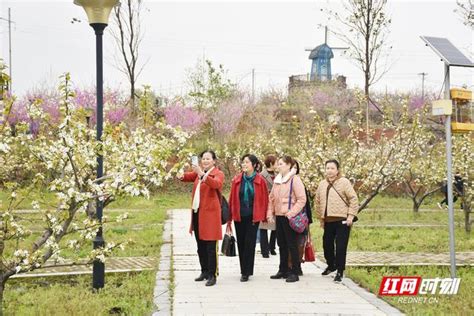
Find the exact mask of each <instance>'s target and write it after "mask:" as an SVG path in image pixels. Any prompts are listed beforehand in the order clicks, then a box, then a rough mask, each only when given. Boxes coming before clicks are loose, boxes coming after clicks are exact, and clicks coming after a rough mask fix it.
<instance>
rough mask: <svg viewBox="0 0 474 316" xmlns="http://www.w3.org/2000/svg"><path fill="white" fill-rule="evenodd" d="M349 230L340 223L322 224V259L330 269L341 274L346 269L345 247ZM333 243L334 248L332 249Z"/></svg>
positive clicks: (347, 242)
mask: <svg viewBox="0 0 474 316" xmlns="http://www.w3.org/2000/svg"><path fill="white" fill-rule="evenodd" d="M350 232H351V228H350V227H349V226H347V225H346V224H343V223H342V221H337V222H331V223H324V234H323V249H324V259H326V263H327V264H328V266H329V267H330V268H331V269H334V268H335V269H337V271H338V272H343V271H344V270H345V269H346V255H347V245H348V244H349V234H350ZM334 243H335V244H336V247H335V248H334Z"/></svg>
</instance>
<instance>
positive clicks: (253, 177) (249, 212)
mask: <svg viewBox="0 0 474 316" xmlns="http://www.w3.org/2000/svg"><path fill="white" fill-rule="evenodd" d="M241 164H242V172H241V173H239V174H238V175H236V176H235V177H234V179H233V180H232V187H231V189H230V197H229V209H230V212H231V214H232V220H233V221H234V225H235V233H236V237H237V248H238V250H239V261H240V273H241V278H240V281H241V282H247V281H248V280H249V277H250V276H251V275H253V269H254V262H255V246H256V241H257V231H258V227H259V224H260V222H263V221H265V219H266V212H267V208H268V190H267V184H266V181H265V179H264V178H263V177H262V176H261V175H260V174H259V172H260V171H261V164H260V161H259V160H258V159H257V157H256V156H255V155H251V154H247V155H244V156H243V157H242V159H241ZM229 225H230V223H229Z"/></svg>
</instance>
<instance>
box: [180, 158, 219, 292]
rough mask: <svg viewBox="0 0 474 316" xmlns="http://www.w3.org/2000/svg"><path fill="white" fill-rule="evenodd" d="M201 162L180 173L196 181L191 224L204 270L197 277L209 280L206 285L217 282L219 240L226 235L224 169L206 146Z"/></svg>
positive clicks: (188, 180)
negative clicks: (223, 188) (222, 196)
mask: <svg viewBox="0 0 474 316" xmlns="http://www.w3.org/2000/svg"><path fill="white" fill-rule="evenodd" d="M199 158H200V159H201V164H200V166H199V165H193V171H192V172H186V173H185V174H184V175H183V176H181V177H179V179H180V180H181V181H184V182H194V186H193V193H192V200H193V204H192V209H191V226H190V228H189V233H190V234H192V232H193V231H194V236H195V237H196V242H197V248H198V255H199V263H200V264H201V274H200V275H199V277H197V278H196V279H195V281H204V280H207V282H206V286H213V285H214V284H216V280H217V274H218V267H217V241H218V240H221V239H222V226H221V204H220V199H219V198H220V196H221V194H222V193H221V190H222V185H223V183H224V173H223V172H222V171H220V170H219V169H218V168H217V167H216V159H217V157H216V154H215V153H214V152H213V151H212V150H206V151H204V152H203V153H201V154H200V155H199Z"/></svg>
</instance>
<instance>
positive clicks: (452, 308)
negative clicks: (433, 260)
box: [346, 266, 474, 315]
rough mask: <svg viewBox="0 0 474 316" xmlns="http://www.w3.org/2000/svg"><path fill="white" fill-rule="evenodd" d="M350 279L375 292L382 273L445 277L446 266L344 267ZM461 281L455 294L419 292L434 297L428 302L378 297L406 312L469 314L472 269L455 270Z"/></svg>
mask: <svg viewBox="0 0 474 316" xmlns="http://www.w3.org/2000/svg"><path fill="white" fill-rule="evenodd" d="M346 274H347V275H348V276H349V277H350V278H351V279H352V280H353V281H354V282H356V283H358V284H359V285H361V286H362V287H364V288H366V289H368V290H369V291H371V292H372V293H378V291H379V287H380V282H381V281H382V277H384V276H391V275H392V276H421V277H422V278H426V279H430V278H437V277H439V278H449V277H450V273H449V267H419V266H418V267H415V266H412V267H399V268H395V267H394V268H388V267H387V268H384V267H377V268H375V267H374V268H372V267H371V268H353V267H351V268H348V269H347V273H346ZM457 277H458V278H461V284H460V287H459V292H458V294H457V295H419V296H417V297H427V298H436V299H437V300H435V301H432V303H425V304H421V303H404V302H403V301H399V299H400V296H399V297H387V296H383V297H382V298H383V299H384V300H386V301H387V302H389V303H390V304H391V305H393V306H395V307H397V308H398V309H399V310H401V311H402V312H404V313H406V314H407V315H472V314H473V311H474V293H473V292H472V290H473V289H474V272H473V271H472V267H462V268H458V269H457Z"/></svg>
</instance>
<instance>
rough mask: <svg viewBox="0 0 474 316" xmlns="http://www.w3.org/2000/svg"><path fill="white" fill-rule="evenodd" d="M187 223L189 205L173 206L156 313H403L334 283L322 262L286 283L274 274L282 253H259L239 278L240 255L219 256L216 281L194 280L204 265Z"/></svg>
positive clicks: (306, 267) (353, 287) (347, 285)
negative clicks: (250, 270) (248, 273)
mask: <svg viewBox="0 0 474 316" xmlns="http://www.w3.org/2000/svg"><path fill="white" fill-rule="evenodd" d="M188 225H189V210H172V211H170V212H169V219H168V222H167V223H166V224H165V233H164V241H165V242H166V240H167V238H169V239H170V241H171V246H170V247H169V249H168V247H165V248H164V249H162V252H161V254H162V257H161V260H160V271H159V272H158V275H157V286H156V288H155V304H156V305H157V311H156V312H155V313H154V315H168V314H173V315H204V314H205V315H209V314H214V315H224V314H225V315H229V314H246V315H249V314H260V315H273V314H299V315H301V314H323V315H339V314H346V315H349V314H350V315H397V314H400V312H399V311H398V310H397V309H395V308H393V307H392V306H390V305H388V304H387V303H385V302H384V301H382V300H381V299H379V298H377V297H376V296H375V295H373V294H371V293H369V292H367V291H365V290H364V289H362V288H360V287H358V286H357V285H356V284H354V282H352V281H351V280H349V279H347V278H346V279H344V281H343V283H342V284H335V283H334V282H333V281H332V278H331V277H323V276H321V271H322V268H323V267H324V264H323V263H322V262H316V263H305V264H303V267H302V268H303V272H304V276H303V277H300V281H299V282H296V283H293V284H288V283H286V282H285V281H284V280H271V279H270V275H272V274H274V273H275V272H276V271H277V270H278V256H272V257H271V258H269V259H264V258H262V257H261V256H260V255H257V256H256V260H255V275H254V276H253V277H251V278H250V281H249V282H247V283H241V282H240V281H239V279H240V271H239V261H238V257H225V256H219V274H220V275H219V277H218V280H217V285H216V286H213V287H206V286H205V285H204V283H203V282H194V278H195V277H196V276H198V275H199V273H200V268H199V262H198V258H197V253H196V244H195V240H194V238H193V237H191V236H190V235H189V234H188V233H187V231H188ZM257 247H258V245H257ZM167 260H168V261H169V264H167V263H166V261H167ZM172 280H174V282H173V281H172ZM167 282H168V285H167V284H166V283H167ZM173 289H174V290H173Z"/></svg>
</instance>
